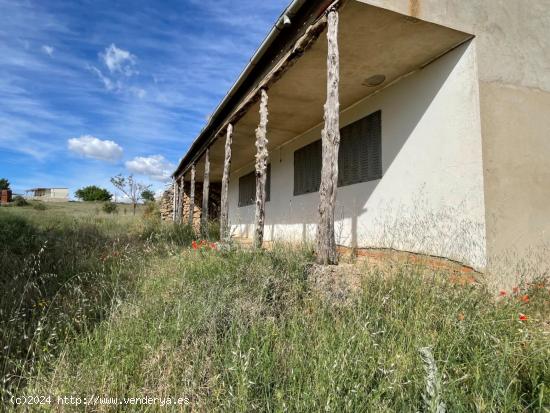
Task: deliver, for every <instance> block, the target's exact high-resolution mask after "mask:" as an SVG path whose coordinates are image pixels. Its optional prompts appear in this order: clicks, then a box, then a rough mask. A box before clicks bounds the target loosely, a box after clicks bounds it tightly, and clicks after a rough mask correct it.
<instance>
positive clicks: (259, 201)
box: [254, 89, 269, 248]
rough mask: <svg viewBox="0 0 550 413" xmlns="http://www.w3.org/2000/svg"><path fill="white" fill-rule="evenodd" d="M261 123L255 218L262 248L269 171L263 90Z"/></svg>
mask: <svg viewBox="0 0 550 413" xmlns="http://www.w3.org/2000/svg"><path fill="white" fill-rule="evenodd" d="M260 93H261V100H260V124H259V126H258V128H257V129H256V148H257V150H256V216H255V219H254V228H255V230H254V247H255V248H261V247H262V243H263V239H264V223H265V198H266V191H265V184H266V171H267V157H268V155H269V154H268V152H267V115H268V111H267V92H266V91H265V89H262V90H261V92H260Z"/></svg>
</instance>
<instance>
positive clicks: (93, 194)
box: [74, 185, 113, 202]
mask: <svg viewBox="0 0 550 413" xmlns="http://www.w3.org/2000/svg"><path fill="white" fill-rule="evenodd" d="M74 194H75V196H76V197H77V198H78V199H81V200H83V201H86V202H93V201H110V200H111V198H112V197H113V195H112V194H111V193H110V192H109V191H107V190H106V189H105V188H100V187H98V186H95V185H90V186H86V187H84V188H80V189H78V190H77V191H76V192H75V193H74Z"/></svg>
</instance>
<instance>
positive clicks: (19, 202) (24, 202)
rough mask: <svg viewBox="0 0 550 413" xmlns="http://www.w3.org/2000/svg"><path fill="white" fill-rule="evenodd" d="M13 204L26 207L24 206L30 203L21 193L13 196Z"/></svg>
mask: <svg viewBox="0 0 550 413" xmlns="http://www.w3.org/2000/svg"><path fill="white" fill-rule="evenodd" d="M13 205H15V206H17V207H24V206H28V205H29V203H28V202H27V200H26V199H25V198H23V197H22V196H21V195H17V196H16V197H15V198H13Z"/></svg>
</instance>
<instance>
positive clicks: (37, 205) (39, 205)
mask: <svg viewBox="0 0 550 413" xmlns="http://www.w3.org/2000/svg"><path fill="white" fill-rule="evenodd" d="M32 207H33V209H36V210H37V211H45V210H46V209H48V207H47V206H46V204H45V203H44V202H40V201H35V202H33V204H32Z"/></svg>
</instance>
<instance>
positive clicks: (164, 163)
mask: <svg viewBox="0 0 550 413" xmlns="http://www.w3.org/2000/svg"><path fill="white" fill-rule="evenodd" d="M125 165H126V168H127V169H128V170H129V171H130V172H132V173H135V174H139V175H146V176H148V177H149V178H151V179H153V180H155V181H161V182H165V181H168V180H170V175H171V174H172V172H173V171H174V169H175V167H176V166H175V165H174V164H173V163H171V162H169V161H168V160H166V159H165V158H164V156H162V155H152V156H148V157H141V156H138V157H136V158H134V159H132V160H131V161H127V162H126V164H125Z"/></svg>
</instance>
